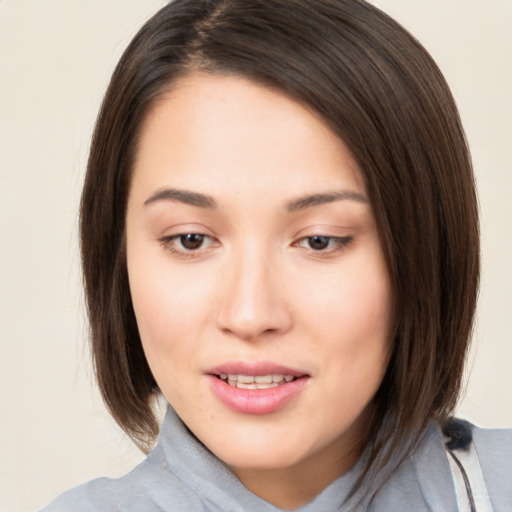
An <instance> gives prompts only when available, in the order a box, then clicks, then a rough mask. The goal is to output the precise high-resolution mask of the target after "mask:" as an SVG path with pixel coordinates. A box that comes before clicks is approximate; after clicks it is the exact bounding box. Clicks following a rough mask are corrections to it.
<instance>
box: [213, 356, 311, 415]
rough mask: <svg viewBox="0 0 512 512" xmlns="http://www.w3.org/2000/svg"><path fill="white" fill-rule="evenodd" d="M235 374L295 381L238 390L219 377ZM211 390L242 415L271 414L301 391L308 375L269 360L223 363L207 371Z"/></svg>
mask: <svg viewBox="0 0 512 512" xmlns="http://www.w3.org/2000/svg"><path fill="white" fill-rule="evenodd" d="M224 373H225V374H230V373H231V374H238V375H254V376H258V375H272V374H273V375H276V374H277V375H292V376H293V377H295V380H293V381H291V382H286V383H285V384H280V385H279V386H277V387H272V388H267V389H241V388H237V387H234V386H231V385H230V384H228V383H227V382H225V381H224V380H221V379H220V378H219V375H221V374H224ZM207 374H208V378H209V380H210V386H211V389H212V391H213V393H214V394H215V395H216V396H217V398H218V399H219V400H220V401H221V402H222V403H223V404H224V405H226V406H227V407H229V408H230V409H231V410H233V411H235V412H240V413H245V414H270V413H272V412H276V411H278V410H279V409H282V408H283V407H284V406H285V405H286V404H287V403H288V402H289V401H290V400H291V399H292V398H293V397H295V396H296V395H297V394H298V393H300V392H301V391H302V390H303V389H304V386H305V385H306V382H307V381H308V378H309V376H308V375H307V374H305V373H304V372H301V371H300V370H295V369H292V368H287V367H285V366H282V365H277V364H274V363H271V362H259V363H243V362H231V363H226V364H223V365H220V366H217V367H215V368H212V369H210V370H208V372H207Z"/></svg>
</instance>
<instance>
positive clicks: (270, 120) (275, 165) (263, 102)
mask: <svg viewBox="0 0 512 512" xmlns="http://www.w3.org/2000/svg"><path fill="white" fill-rule="evenodd" d="M162 186H173V187H180V188H187V189H194V190H198V191H200V192H205V193H208V194H210V195H214V196H216V195H222V193H223V192H224V191H225V190H226V189H230V190H231V191H232V192H233V191H236V193H238V194H244V193H252V194H253V195H254V194H256V193H259V194H268V193H269V191H270V190H272V191H275V190H281V191H284V190H286V191H288V192H289V193H290V195H302V194H304V193H305V192H307V191H308V190H310V189H311V188H312V187H313V188H316V189H319V190H324V189H329V188H336V189H339V188H340V187H342V188H347V187H348V188H350V189H351V190H353V191H354V192H359V193H364V186H363V180H362V178H361V174H360V172H359V170H358V168H357V165H356V164H355V161H354V159H353V157H352V155H351V154H350V152H349V151H348V149H347V148H346V147H345V145H344V144H343V142H342V141H341V140H340V139H339V138H338V137H337V136H336V135H335V134H334V133H333V132H332V130H331V129H330V128H329V127H328V126H327V124H326V123H325V122H324V121H323V120H322V119H321V118H320V116H319V115H317V114H316V113H315V112H313V111H311V110H310V109H308V108H307V107H305V106H303V105H301V104H300V103H298V102H297V101H294V100H293V99H290V98H289V97H287V96H286V95H284V94H283V93H281V92H278V91H276V90H273V89H270V88H267V87H264V86H262V85H259V84H256V83H254V82H252V81H249V80H247V79H245V78H242V77H238V76H219V75H208V74H200V73H195V74H192V75H189V76H186V77H185V78H183V79H181V80H180V81H178V82H177V83H176V84H175V85H174V86H173V88H172V89H171V90H170V91H168V92H166V94H164V95H163V96H162V97H161V98H160V99H159V100H157V102H156V103H155V105H154V106H153V108H152V110H151V111H150V113H149V115H148V116H147V119H146V121H145V123H144V126H143V127H142V130H141V135H140V138H139V143H138V150H137V155H136V160H135V166H134V176H133V181H132V189H133V192H134V193H136V192H137V191H139V190H141V189H144V192H145V193H146V194H148V193H151V191H152V190H151V189H153V191H154V189H155V188H158V187H162Z"/></svg>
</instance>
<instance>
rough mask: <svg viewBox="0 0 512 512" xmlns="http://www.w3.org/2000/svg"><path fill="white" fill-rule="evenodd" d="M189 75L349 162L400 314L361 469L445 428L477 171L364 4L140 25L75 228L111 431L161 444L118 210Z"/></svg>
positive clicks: (180, 13)
mask: <svg viewBox="0 0 512 512" xmlns="http://www.w3.org/2000/svg"><path fill="white" fill-rule="evenodd" d="M191 70H200V71H203V72H210V73H220V74H236V75H242V76H245V77H247V78H249V79H251V80H254V81H257V82H259V83H261V84H265V85H267V86H269V87H273V88H275V89H277V90H280V91H282V92H283V93H285V94H287V95H288V96H290V97H292V98H294V99H296V100H297V101H299V102H301V103H303V104H306V105H308V106H309V107H310V108H313V109H314V110H316V111H317V112H318V113H319V114H320V115H321V116H322V117H323V119H324V120H325V122H326V123H328V124H329V126H330V127H331V129H332V130H333V131H334V132H335V133H336V134H337V135H338V136H339V137H340V138H341V139H342V140H343V141H344V142H345V144H346V145H347V147H348V148H349V149H350V151H351V152H352V154H353V156H354V157H355V159H356V161H357V162H358V164H359V168H360V170H361V173H362V175H363V177H364V180H365V183H366V187H367V192H368V194H369V197H370V201H371V204H372V206H373V210H374V213H375V217H376V222H377V225H378V231H379V235H380V239H381V242H382V246H383V249H384V253H385V257H386V260H387V265H388V270H389V274H390V277H391V282H392V287H393V291H394V298H395V315H396V330H395V336H394V340H393V345H392V355H391V359H390V363H389V368H388V370H387V373H386V376H385V378H384V381H383V382H382V385H381V387H380V389H379V391H378V393H377V395H376V397H375V399H374V401H373V415H372V425H371V439H373V440H374V441H375V440H376V439H377V438H379V439H380V441H379V443H377V442H375V443H374V451H373V452H372V455H371V457H370V464H369V466H368V467H370V465H371V464H372V463H373V462H375V461H376V460H377V458H378V455H379V453H380V452H382V450H380V446H382V444H383V443H385V442H388V441H391V443H388V444H387V446H390V447H391V448H390V450H391V449H393V450H397V449H398V448H404V446H406V445H407V442H408V440H410V439H411V437H412V438H416V439H417V437H418V435H419V434H420V433H421V432H422V430H423V429H424V427H425V425H426V423H427V422H428V421H429V420H430V419H432V418H434V419H437V420H438V421H440V422H441V423H443V422H444V421H445V420H446V418H447V416H448V415H449V413H450V412H451V411H452V410H453V408H454V406H455V404H456V402H457V399H458V394H459V390H460V387H461V379H462V373H463V368H464V361H465V358H466V355H467V351H468V345H469V341H470V338H471V329H472V322H473V316H474V311H475V304H476V297H477V288H478V280H479V236H478V217H477V200H476V195H475V187H474V178H473V173H472V168H471V161H470V157H469V153H468V149H467V145H466V141H465V137H464V133H463V129H462V127H461V123H460V120H459V115H458V112H457V108H456V106H455V103H454V100H453V98H452V96H451V94H450V91H449V88H448V86H447V84H446V82H445V80H444V79H443V76H442V74H441V72H440V71H439V69H438V68H437V66H436V65H435V63H434V62H433V60H432V59H431V57H430V56H429V55H428V53H427V52H426V51H425V49H424V48H423V47H422V46H421V45H420V44H419V43H418V42H417V41H416V40H415V39H414V38H413V37H412V36H411V35H410V34H409V33H408V32H407V31H406V30H405V29H404V28H402V27H401V26H400V25H399V24H398V23H396V22H395V21H393V20H392V19H391V18H389V17H388V16H387V15H386V14H384V13H382V12H381V11H379V10H378V9H376V8H375V7H373V6H371V5H369V4H367V3H365V2H364V1H362V0H286V1H284V0H175V1H173V2H171V3H170V4H168V5H167V6H165V7H164V8H163V9H161V10H160V11H159V12H158V13H157V14H156V15H155V16H154V17H153V18H152V19H150V20H149V21H148V22H147V23H146V24H145V25H144V26H143V27H142V29H141V30H140V31H139V33H138V34H137V35H136V36H135V38H134V39H133V41H132V42H131V43H130V45H129V47H128V48H127V50H126V51H125V53H124V55H123V56H122V58H121V60H120V62H119V64H118V66H117V68H116V70H115V72H114V74H113V77H112V80H111V82H110V85H109V87H108V90H107V93H106V95H105V98H104V101H103V105H102V107H101V111H100V114H99V117H98V121H97V125H96V129H95V133H94V137H93V141H92V147H91V152H90V158H89V162H88V167H87V175H86V179H85V186H84V190H83V196H82V204H81V222H80V229H81V250H82V264H83V275H84V280H85V291H86V297H87V306H88V312H89V319H90V327H91V339H92V349H93V357H94V363H95V369H96V374H97V379H98V382H99V386H100V389H101V392H102V394H103V397H104V400H105V402H106V404H107V406H108V408H109V409H110V411H111V413H112V415H113V417H114V418H115V419H116V421H117V422H118V423H119V424H120V425H121V427H122V428H123V429H124V430H125V431H126V432H127V433H128V434H129V435H131V436H132V438H133V439H134V440H135V441H136V442H137V443H138V444H139V446H146V447H147V446H149V444H148V443H150V442H151V441H152V439H154V436H155V434H156V432H157V426H156V422H155V418H154V414H153V411H152V408H151V403H152V400H151V399H152V397H153V396H154V395H155V393H157V391H158V388H157V384H156V382H155V380H154V378H153V376H152V374H151V371H150V369H149V367H148V364H147V362H146V360H145V357H144V354H143V351H142V347H141V342H140V338H139V333H138V330H137V325H136V321H135V317H134V313H133V308H132V303H131V298H130V290H129V285H128V279H127V270H126V258H125V245H124V224H125V208H126V201H127V194H128V191H129V183H130V173H131V168H132V163H133V159H134V155H135V153H136V150H137V137H138V133H139V130H140V128H141V125H142V123H143V121H144V119H145V117H146V115H147V113H148V111H149V109H150V108H151V107H152V105H154V102H155V101H156V99H157V98H158V97H159V96H160V95H161V94H163V92H165V90H168V89H169V87H170V86H172V84H173V83H174V82H175V81H176V80H177V79H178V78H180V77H182V76H184V75H185V74H186V73H188V72H190V71H191ZM411 433H415V434H414V435H413V436H411ZM379 450H380V452H379ZM388 451H389V450H388ZM381 462H382V461H381ZM382 463H383V462H382ZM379 464H381V463H379Z"/></svg>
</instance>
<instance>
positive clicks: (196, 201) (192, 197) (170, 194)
mask: <svg viewBox="0 0 512 512" xmlns="http://www.w3.org/2000/svg"><path fill="white" fill-rule="evenodd" d="M163 200H168V201H179V202H180V203H185V204H189V205H191V206H198V207H199V208H209V209H212V210H213V209H215V208H217V203H216V202H215V199H213V197H211V196H208V195H206V194H200V193H199V192H191V191H189V190H180V189H176V188H162V189H159V190H157V191H156V192H155V193H154V194H152V195H151V196H150V197H149V198H148V199H146V201H145V202H144V206H148V205H150V204H152V203H156V202H157V201H163Z"/></svg>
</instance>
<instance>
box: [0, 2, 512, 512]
mask: <svg viewBox="0 0 512 512" xmlns="http://www.w3.org/2000/svg"><path fill="white" fill-rule="evenodd" d="M164 3H165V2H163V1H162V0H137V1H129V0H102V1H100V0H0V510H2V511H3V512H11V511H12V512H23V511H29V510H34V509H37V508H38V507H40V506H42V505H43V504H45V503H46V502H48V501H49V500H50V499H51V498H53V497H54V496H55V495H56V494H58V493H60V492H62V491H63V490H65V489H67V488H69V487H71V486H73V485H76V484H78V483H80V482H83V481H85V480H88V479H91V478H93V477H96V476H100V475H110V476H116V475H120V474H123V473H124V472H126V471H127V470H128V469H129V468H131V467H132V466H133V464H134V463H135V462H136V461H138V460H140V459H141V458H142V455H141V454H140V453H138V452H137V450H136V449H135V448H134V447H132V445H131V443H130V441H129V440H127V439H126V438H125V437H124V436H123V435H122V434H121V433H120V431H119V429H118V428H117V427H116V426H115V425H114V424H113V421H112V420H111V419H110V418H109V417H108V415H107V413H106V411H105V409H104V407H103V405H102V403H101V400H100V399H99V397H98V395H97V392H96V390H95V388H94V385H93V379H92V376H91V371H90V366H89V360H88V357H89V356H88V352H87V344H86V335H85V333H86V327H85V321H84V318H83V310H82V298H81V290H80V277H79V271H78V251H77V238H76V224H77V206H78V200H79V195H80V188H81V183H82V179H83V172H84V167H85V162H86V158H87V149H88V144H89V140H90V135H91V131H92V127H93V124H94V119H95V116H96V113H97V109H98V106H99V102H100V99H101V96H102V94H103V92H104V89H105V87H106V83H107V80H108V78H109V75H110V73H111V71H112V69H113V66H114V64H115V62H116V61H117V59H118V58H119V56H120V55H121V52H122V51H123V49H124V48H125V46H126V45H127V43H128V42H129V40H130V38H131V36H132V35H133V34H134V33H135V31H136V30H137V29H138V27H140V25H141V24H142V23H143V22H144V21H145V20H146V19H147V18H148V17H149V16H150V15H151V14H152V13H154V12H155V11H156V10H157V9H158V8H159V7H160V6H162V5H163V4H164ZM374 3H376V4H378V5H379V6H380V7H381V8H383V9H384V10H386V11H387V12H389V13H390V14H391V15H392V16H394V17H395V18H396V19H398V20H399V21H400V22H402V23H403V24H404V25H405V26H406V27H407V28H408V29H409V30H411V31H412V32H413V34H415V35H416V37H417V38H418V39H419V40H420V41H422V42H423V44H424V45H425V46H426V47H427V49H428V50H429V51H430V52H431V53H432V55H433V56H434V58H435V59H436V60H437V62H438V64H439V65H440V67H441V69H442V70H443V71H444V73H445V75H446V77H447V79H448V82H449V83H450V85H451V86H452V89H453V92H454V95H455V97H456V100H457V102H458V105H459V107H460V110H461V114H462V118H463V121H464V123H465V127H466V130H467V135H468V139H469V143H470V146H471V149H472V153H473V158H474V163H475V169H476V175H477V180H478V187H479V193H480V203H481V210H482V238H483V283H482V290H481V297H480V305H479V311H478V321H477V329H476V335H475V350H474V353H475V358H474V364H473V365H472V366H473V369H472V375H471V379H470V384H469V386H468V391H467V394H466V397H465V399H464V400H463V402H462V404H461V407H460V409H459V414H460V415H461V416H462V417H465V418H468V419H470V420H472V421H473V422H475V423H477V424H480V425H482V426H487V427H505V426H509V427H510V426H512V398H511V394H512V376H511V373H512V322H511V316H512V300H511V294H512V263H511V262H512V207H511V202H512V157H511V151H510V146H511V144H512V136H511V133H512V129H511V126H512V1H511V0H418V1H416V0H415V1H411V0H381V1H379V2H374Z"/></svg>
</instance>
